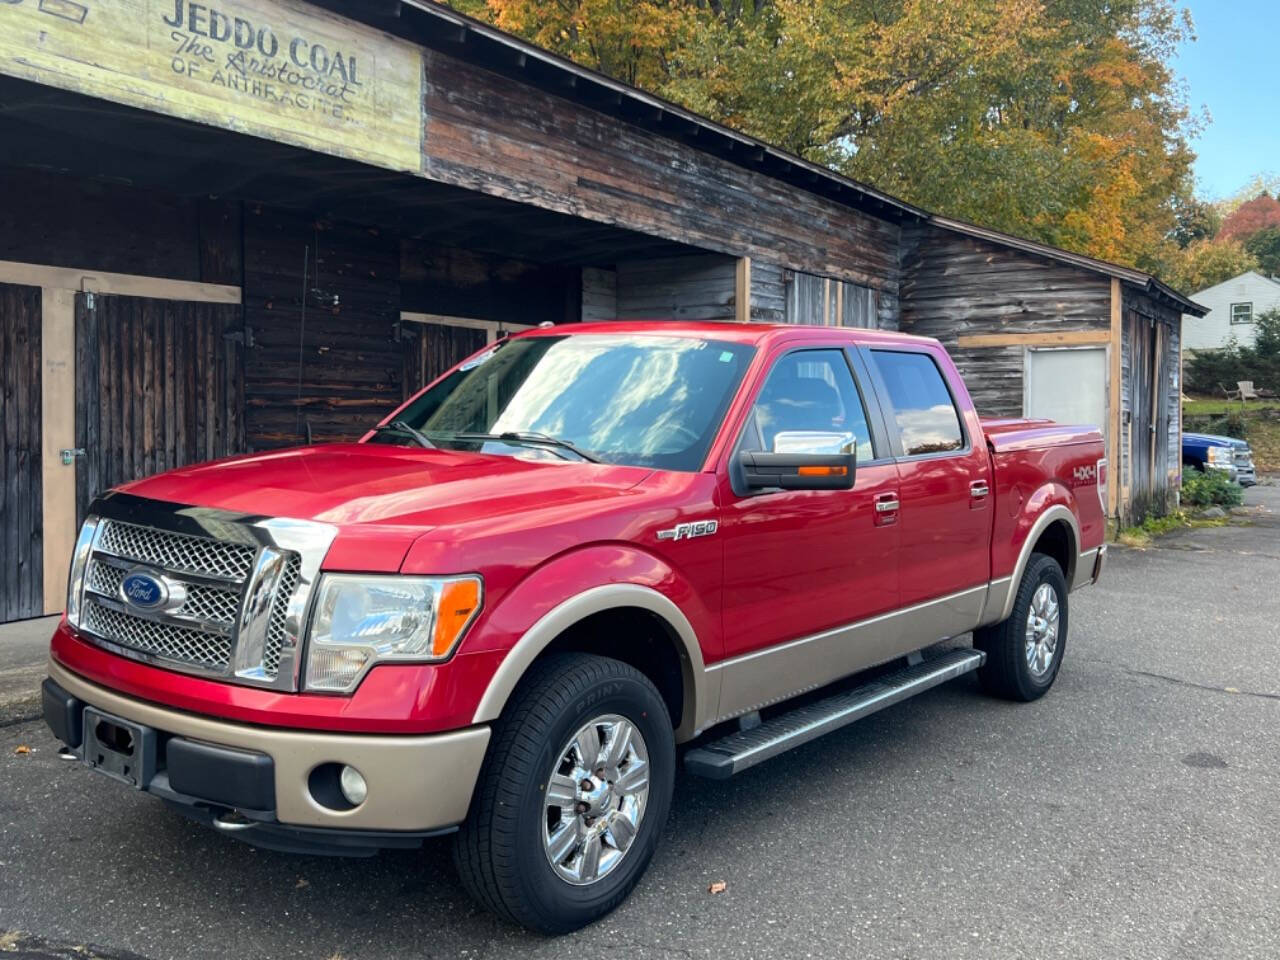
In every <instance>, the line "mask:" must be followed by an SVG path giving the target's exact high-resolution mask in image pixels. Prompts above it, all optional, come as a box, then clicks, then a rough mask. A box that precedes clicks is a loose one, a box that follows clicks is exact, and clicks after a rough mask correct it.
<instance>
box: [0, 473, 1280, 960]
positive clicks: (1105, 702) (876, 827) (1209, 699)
mask: <svg viewBox="0 0 1280 960" xmlns="http://www.w3.org/2000/svg"><path fill="white" fill-rule="evenodd" d="M1249 501H1250V502H1251V503H1261V504H1265V505H1267V506H1268V507H1269V509H1270V512H1258V513H1256V514H1255V515H1254V516H1252V517H1251V518H1250V519H1251V525H1250V526H1230V527H1224V528H1220V529H1209V530H1193V531H1187V532H1181V533H1178V534H1175V535H1173V536H1170V537H1167V538H1165V539H1162V540H1160V541H1157V542H1156V544H1155V545H1153V546H1152V547H1151V548H1150V549H1147V550H1142V551H1139V550H1132V549H1115V550H1113V553H1112V557H1111V563H1110V566H1109V568H1108V570H1107V572H1106V577H1105V579H1104V581H1103V583H1101V584H1100V585H1098V586H1096V587H1090V588H1088V589H1086V590H1083V591H1081V592H1079V593H1077V594H1075V595H1073V597H1072V601H1071V616H1072V623H1071V632H1070V639H1069V643H1068V647H1067V653H1066V661H1065V664H1064V666H1063V669H1062V673H1061V675H1060V677H1059V679H1058V683H1057V685H1056V686H1055V688H1054V689H1053V691H1052V692H1051V693H1050V694H1049V696H1047V697H1046V698H1045V699H1043V700H1041V701H1039V702H1038V703H1035V704H1030V705H1014V704H1009V703H1002V702H998V701H995V700H990V699H987V698H986V697H984V696H983V695H982V694H981V693H980V692H979V690H978V688H977V684H976V682H974V680H973V679H972V678H971V677H966V678H962V679H961V680H958V681H956V682H954V683H952V684H950V685H947V686H944V687H941V688H938V689H936V690H933V691H931V692H929V693H927V694H924V695H923V696H920V697H917V698H915V699H914V700H911V701H908V702H906V703H903V704H901V705H898V706H896V707H893V708H891V709H889V710H887V711H885V712H883V713H880V714H878V715H876V716H874V717H872V718H870V719H868V720H865V721H863V722H861V723H858V724H855V725H853V726H852V727H849V728H846V729H845V730H843V731H841V732H839V733H836V734H833V735H831V736H828V737H826V738H824V739H822V740H819V741H816V742H814V743H812V744H809V745H807V746H806V747H803V748H801V749H799V750H796V751H793V752H791V753H789V754H786V755H784V756H782V757H780V758H778V759H776V760H773V761H770V762H769V763H766V764H763V765H761V766H759V767H757V768H754V769H752V770H751V771H749V772H747V773H745V774H743V775H741V776H739V777H737V778H735V779H733V780H729V781H725V782H711V781H702V780H697V779H694V778H691V777H685V776H681V777H680V778H679V779H678V781H677V787H676V798H675V803H674V807H673V812H672V815H671V819H670V821H669V823H668V824H667V828H666V836H665V838H664V842H663V844H662V846H661V847H660V849H659V851H658V854H657V857H656V858H655V860H654V863H653V865H652V867H651V868H650V870H649V873H648V875H647V876H646V878H645V879H644V880H643V881H642V882H641V885H640V887H639V888H638V889H637V890H636V892H635V894H634V895H633V896H632V897H631V899H630V900H629V901H628V902H626V903H625V904H623V906H622V907H621V908H619V909H618V910H617V911H616V912H615V913H613V914H612V915H611V916H610V917H608V918H607V919H605V920H603V921H602V922H600V923H598V924H596V925H594V926H592V927H589V928H588V929H586V930H583V931H580V932H579V933H576V934H573V935H571V936H569V937H565V938H560V939H550V938H545V937H539V936H534V935H531V934H528V933H526V932H524V931H522V930H519V929H517V928H514V927H511V926H508V925H506V924H503V923H501V922H499V921H497V920H495V919H494V918H493V917H491V916H489V915H488V914H486V913H484V912H483V911H482V910H480V909H478V908H477V907H475V906H473V905H472V904H471V902H470V901H469V900H468V899H467V898H466V896H465V895H464V894H463V893H462V891H461V890H460V888H459V885H458V883H457V881H456V879H455V877H454V875H453V871H452V866H451V863H450V859H449V845H448V841H433V842H432V843H431V844H430V845H429V846H428V847H427V849H426V850H425V851H416V852H395V853H386V854H382V855H380V856H378V857H377V858H375V859H372V860H366V861H360V860H329V859H322V858H314V857H298V856H287V855H283V854H274V853H265V852H256V851H254V850H252V849H251V848H249V847H246V846H242V845H240V844H238V843H236V842H235V841H233V840H230V839H227V838H224V837H222V836H218V835H215V834H213V833H212V832H209V831H206V830H204V829H202V828H199V827H197V826H195V825H190V824H188V823H187V822H186V821H184V820H182V819H181V818H179V817H178V816H176V815H174V814H170V813H168V812H167V811H166V810H165V809H164V808H162V807H161V806H160V805H159V804H158V803H156V802H155V801H153V800H151V799H150V798H147V797H144V796H141V795H138V794H135V793H131V792H129V791H128V790H126V789H124V788H122V787H120V786H119V785H117V784H116V783H114V782H112V781H109V780H107V779H106V778H104V777H100V776H96V775H93V774H91V773H90V772H89V771H87V770H85V769H84V768H82V767H81V766H80V765H78V764H75V763H67V762H64V761H61V760H59V759H58V756H57V749H56V747H57V745H56V744H55V742H54V741H53V739H52V737H51V736H50V735H49V734H48V733H47V732H46V731H45V729H44V728H43V726H42V725H41V724H39V723H37V722H18V723H10V724H8V725H7V726H0V956H15V957H29V958H42V960H51V958H62V957H67V958H71V957H76V958H81V960H83V958H85V957H97V958H100V960H126V958H132V960H137V958H148V960H161V958H170V957H172V958H215V957H227V958H237V960H240V958H260V957H262V958H265V957H271V958H275V957H280V958H286V957H288V958H293V957H297V958H310V960H335V958H342V960H365V958H375V960H376V958H397V960H402V958H416V957H424V958H425V957H431V958H437V957H454V958H466V960H477V958H487V957H491V958H511V957H556V958H563V957H566V956H585V957H616V958H632V957H638V958H668V957H677V958H686V957H687V958H697V957H734V958H778V960H782V958H786V960H796V958H805V957H865V958H879V957H886V958H887V957H893V958H906V957H913V958H916V957H918V958H951V957H964V958H1015V957H1019V958H1021V957H1025V958H1037V960H1041V958H1054V957H1063V958H1072V960H1076V958H1084V957H1087V958H1111V957H1117V958H1120V957H1133V958H1143V960H1150V958H1177V957H1185V958H1196V960H1199V958H1204V957H1215V958H1226V957H1230V958H1237V957H1240V958H1244V957H1259V958H1263V957H1266V958H1273V957H1276V956H1277V955H1280V910H1278V909H1277V905H1280V817H1277V815H1276V803H1277V797H1278V796H1280V767H1278V764H1277V761H1278V760H1280V653H1278V651H1277V643H1278V642H1280V629H1278V628H1277V622H1278V621H1280V487H1276V486H1272V487H1265V488H1259V489H1257V490H1254V491H1251V492H1250V494H1249ZM23 747H26V748H28V749H29V750H30V752H19V751H20V750H21V748H23ZM717 882H723V883H724V884H725V890H724V892H722V893H718V894H711V893H709V886H710V885H711V884H713V883H717ZM5 931H7V932H5ZM78 948H79V949H78ZM5 951H9V952H7V953H6V952H5Z"/></svg>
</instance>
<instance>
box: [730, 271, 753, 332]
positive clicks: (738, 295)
mask: <svg viewBox="0 0 1280 960" xmlns="http://www.w3.org/2000/svg"><path fill="white" fill-rule="evenodd" d="M733 319H734V320H736V321H738V322H739V323H750V322H751V258H750V257H739V258H738V262H737V264H736V266H735V268H734V274H733Z"/></svg>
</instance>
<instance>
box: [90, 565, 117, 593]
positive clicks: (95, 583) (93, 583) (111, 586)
mask: <svg viewBox="0 0 1280 960" xmlns="http://www.w3.org/2000/svg"><path fill="white" fill-rule="evenodd" d="M123 580H124V571H123V570H121V569H120V568H119V567H113V566H111V565H110V564H108V563H103V562H102V561H101V560H94V561H93V562H92V563H90V564H89V579H88V586H89V589H90V590H92V591H93V592H94V593H100V594H102V595H103V596H105V597H118V596H119V595H120V584H121V582H122V581H123Z"/></svg>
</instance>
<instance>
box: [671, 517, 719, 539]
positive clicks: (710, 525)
mask: <svg viewBox="0 0 1280 960" xmlns="http://www.w3.org/2000/svg"><path fill="white" fill-rule="evenodd" d="M718 529H720V521H718V520H695V521H693V523H677V524H676V525H675V526H674V527H672V528H671V529H670V530H659V531H658V539H659V540H692V539H693V538H694V537H709V536H711V535H712V534H713V533H715V532H716V531H717V530H718Z"/></svg>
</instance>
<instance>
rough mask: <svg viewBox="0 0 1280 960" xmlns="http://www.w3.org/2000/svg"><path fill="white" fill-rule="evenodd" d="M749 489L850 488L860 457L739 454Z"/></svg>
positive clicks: (745, 451)
mask: <svg viewBox="0 0 1280 960" xmlns="http://www.w3.org/2000/svg"><path fill="white" fill-rule="evenodd" d="M738 456H739V463H740V465H741V467H742V478H743V480H744V481H745V483H746V486H747V489H748V490H849V489H852V487H853V479H854V468H855V461H856V457H855V455H854V453H853V451H852V450H851V451H849V452H848V453H763V452H761V451H758V450H743V451H742V453H740V454H739V455H738Z"/></svg>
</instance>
